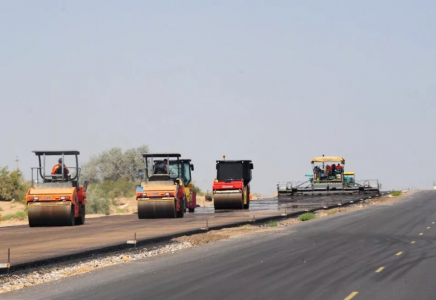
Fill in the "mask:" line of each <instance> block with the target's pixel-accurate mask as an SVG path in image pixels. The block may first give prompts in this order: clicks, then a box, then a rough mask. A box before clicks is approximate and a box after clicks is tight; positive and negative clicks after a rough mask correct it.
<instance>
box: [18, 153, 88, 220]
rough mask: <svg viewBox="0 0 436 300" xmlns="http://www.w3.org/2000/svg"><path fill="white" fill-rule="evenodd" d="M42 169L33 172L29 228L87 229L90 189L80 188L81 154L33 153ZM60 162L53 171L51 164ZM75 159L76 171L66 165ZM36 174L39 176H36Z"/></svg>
mask: <svg viewBox="0 0 436 300" xmlns="http://www.w3.org/2000/svg"><path fill="white" fill-rule="evenodd" d="M33 153H35V154H36V156H38V161H39V167H35V168H32V187H31V188H29V190H28V191H27V194H26V203H27V212H28V218H29V226H30V227H34V226H46V225H64V226H65V225H66V226H74V225H83V224H84V223H85V213H86V211H85V207H86V189H87V186H88V183H87V182H86V181H85V182H84V184H83V186H80V184H79V176H80V168H79V160H78V155H79V154H80V152H79V151H75V150H72V151H33ZM53 157H56V158H59V157H60V158H59V160H58V164H56V165H55V166H54V167H53V169H52V168H51V167H50V168H48V169H47V160H50V158H51V159H53ZM71 157H73V158H74V161H75V165H76V166H75V167H72V166H69V167H67V166H66V165H65V158H71ZM35 173H36V174H35Z"/></svg>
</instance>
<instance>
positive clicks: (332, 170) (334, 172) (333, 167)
mask: <svg viewBox="0 0 436 300" xmlns="http://www.w3.org/2000/svg"><path fill="white" fill-rule="evenodd" d="M331 174H332V175H333V176H336V165H335V164H333V165H332V167H331Z"/></svg>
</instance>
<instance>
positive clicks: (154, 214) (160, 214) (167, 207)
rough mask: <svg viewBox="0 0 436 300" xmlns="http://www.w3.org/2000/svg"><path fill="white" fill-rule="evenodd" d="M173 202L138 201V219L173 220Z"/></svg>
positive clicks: (174, 215) (174, 213) (174, 214)
mask: <svg viewBox="0 0 436 300" xmlns="http://www.w3.org/2000/svg"><path fill="white" fill-rule="evenodd" d="M175 217H176V206H175V204H174V200H173V199H171V200H140V201H138V218H139V219H157V218H175Z"/></svg>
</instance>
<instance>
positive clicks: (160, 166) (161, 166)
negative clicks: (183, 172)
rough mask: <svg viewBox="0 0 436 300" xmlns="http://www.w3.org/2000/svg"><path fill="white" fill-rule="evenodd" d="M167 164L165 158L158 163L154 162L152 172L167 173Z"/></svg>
mask: <svg viewBox="0 0 436 300" xmlns="http://www.w3.org/2000/svg"><path fill="white" fill-rule="evenodd" d="M167 165H168V160H167V159H164V160H163V162H161V163H160V164H156V168H155V170H154V174H167V173H168V169H167Z"/></svg>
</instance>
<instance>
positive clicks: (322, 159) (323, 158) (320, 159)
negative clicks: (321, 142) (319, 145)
mask: <svg viewBox="0 0 436 300" xmlns="http://www.w3.org/2000/svg"><path fill="white" fill-rule="evenodd" d="M316 162H322V163H323V162H340V163H341V164H345V159H344V158H343V157H340V156H321V157H315V158H314V159H312V162H311V163H312V164H313V163H316Z"/></svg>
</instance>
